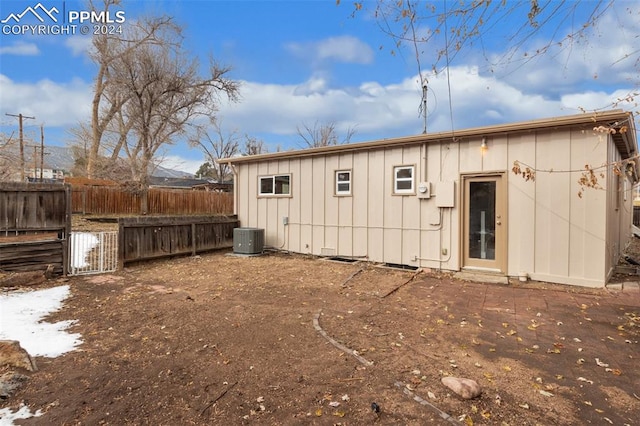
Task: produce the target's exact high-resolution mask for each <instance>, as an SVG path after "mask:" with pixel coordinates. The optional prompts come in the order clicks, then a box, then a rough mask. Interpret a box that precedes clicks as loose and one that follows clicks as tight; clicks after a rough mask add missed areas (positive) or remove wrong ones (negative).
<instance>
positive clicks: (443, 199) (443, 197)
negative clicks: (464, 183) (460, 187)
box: [435, 180, 456, 207]
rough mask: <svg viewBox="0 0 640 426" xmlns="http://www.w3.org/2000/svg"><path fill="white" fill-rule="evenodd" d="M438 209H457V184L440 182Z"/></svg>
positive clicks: (437, 200) (437, 193)
mask: <svg viewBox="0 0 640 426" xmlns="http://www.w3.org/2000/svg"><path fill="white" fill-rule="evenodd" d="M435 198H436V207H455V205H456V191H455V182H454V181H452V180H450V181H444V182H438V183H437V185H436V192H435Z"/></svg>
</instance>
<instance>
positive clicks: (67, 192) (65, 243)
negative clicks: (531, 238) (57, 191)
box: [62, 183, 73, 277]
mask: <svg viewBox="0 0 640 426" xmlns="http://www.w3.org/2000/svg"><path fill="white" fill-rule="evenodd" d="M64 202H65V219H66V220H65V229H64V238H63V240H62V276H65V277H66V276H67V274H68V273H69V264H70V263H71V262H70V261H69V259H70V254H71V247H70V246H69V239H70V238H71V215H72V213H73V212H72V210H73V209H72V208H71V207H72V206H71V185H69V184H66V183H65V184H64Z"/></svg>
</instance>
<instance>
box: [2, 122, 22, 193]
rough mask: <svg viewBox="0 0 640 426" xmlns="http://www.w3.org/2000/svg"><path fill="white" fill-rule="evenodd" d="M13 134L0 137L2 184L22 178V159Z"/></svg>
mask: <svg viewBox="0 0 640 426" xmlns="http://www.w3.org/2000/svg"><path fill="white" fill-rule="evenodd" d="M16 144H17V139H15V138H14V137H13V133H12V134H11V135H9V136H6V135H4V134H2V135H0V182H7V181H13V180H16V179H18V180H19V177H20V168H19V166H17V165H19V164H20V158H19V151H18V148H17V147H16Z"/></svg>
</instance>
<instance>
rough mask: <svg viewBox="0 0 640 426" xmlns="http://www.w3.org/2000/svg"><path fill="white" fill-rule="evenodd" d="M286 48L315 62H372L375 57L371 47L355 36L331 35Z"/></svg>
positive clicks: (289, 45)
mask: <svg viewBox="0 0 640 426" xmlns="http://www.w3.org/2000/svg"><path fill="white" fill-rule="evenodd" d="M286 48H287V49H288V50H289V51H290V52H292V53H293V54H295V55H296V56H299V57H302V58H305V59H311V60H312V61H314V62H325V61H335V62H342V63H349V64H370V63H372V62H373V57H374V54H373V50H372V49H371V47H369V45H368V44H366V43H365V42H363V41H361V40H359V39H358V38H356V37H353V36H339V37H330V38H326V39H324V40H320V41H317V42H308V43H289V44H287V45H286Z"/></svg>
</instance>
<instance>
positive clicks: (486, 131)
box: [216, 109, 635, 164]
mask: <svg viewBox="0 0 640 426" xmlns="http://www.w3.org/2000/svg"><path fill="white" fill-rule="evenodd" d="M630 117H631V119H630V120H629V121H630V122H631V123H633V116H632V114H631V113H630V112H625V111H623V110H621V109H617V110H610V111H605V112H600V113H595V114H577V115H568V116H560V117H553V118H545V119H538V120H530V121H523V122H517V123H507V124H499V125H493V126H482V127H474V128H469V129H462V130H457V131H445V132H437V133H426V134H420V135H413V136H405V137H400V138H391V139H381V140H375V141H369V142H359V143H353V144H345V145H332V146H323V147H319V148H308V149H303V150H292V151H283V152H275V153H267V154H259V155H252V156H245V157H234V158H223V159H220V160H216V161H217V162H218V163H220V164H238V163H250V162H258V161H262V160H278V159H285V158H303V157H312V156H317V155H322V154H329V153H346V152H352V151H360V150H366V149H374V148H382V147H392V146H393V147H395V146H403V145H412V144H417V143H433V142H439V141H442V140H443V139H455V140H459V139H463V138H468V137H481V136H495V135H500V134H507V133H519V132H527V131H535V130H539V129H543V128H560V127H566V126H577V125H587V124H593V125H594V127H595V125H596V124H598V123H603V122H611V121H614V122H618V121H622V120H627V119H629V118H630ZM631 127H632V126H630V129H631ZM633 135H634V139H635V131H634V133H633Z"/></svg>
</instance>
